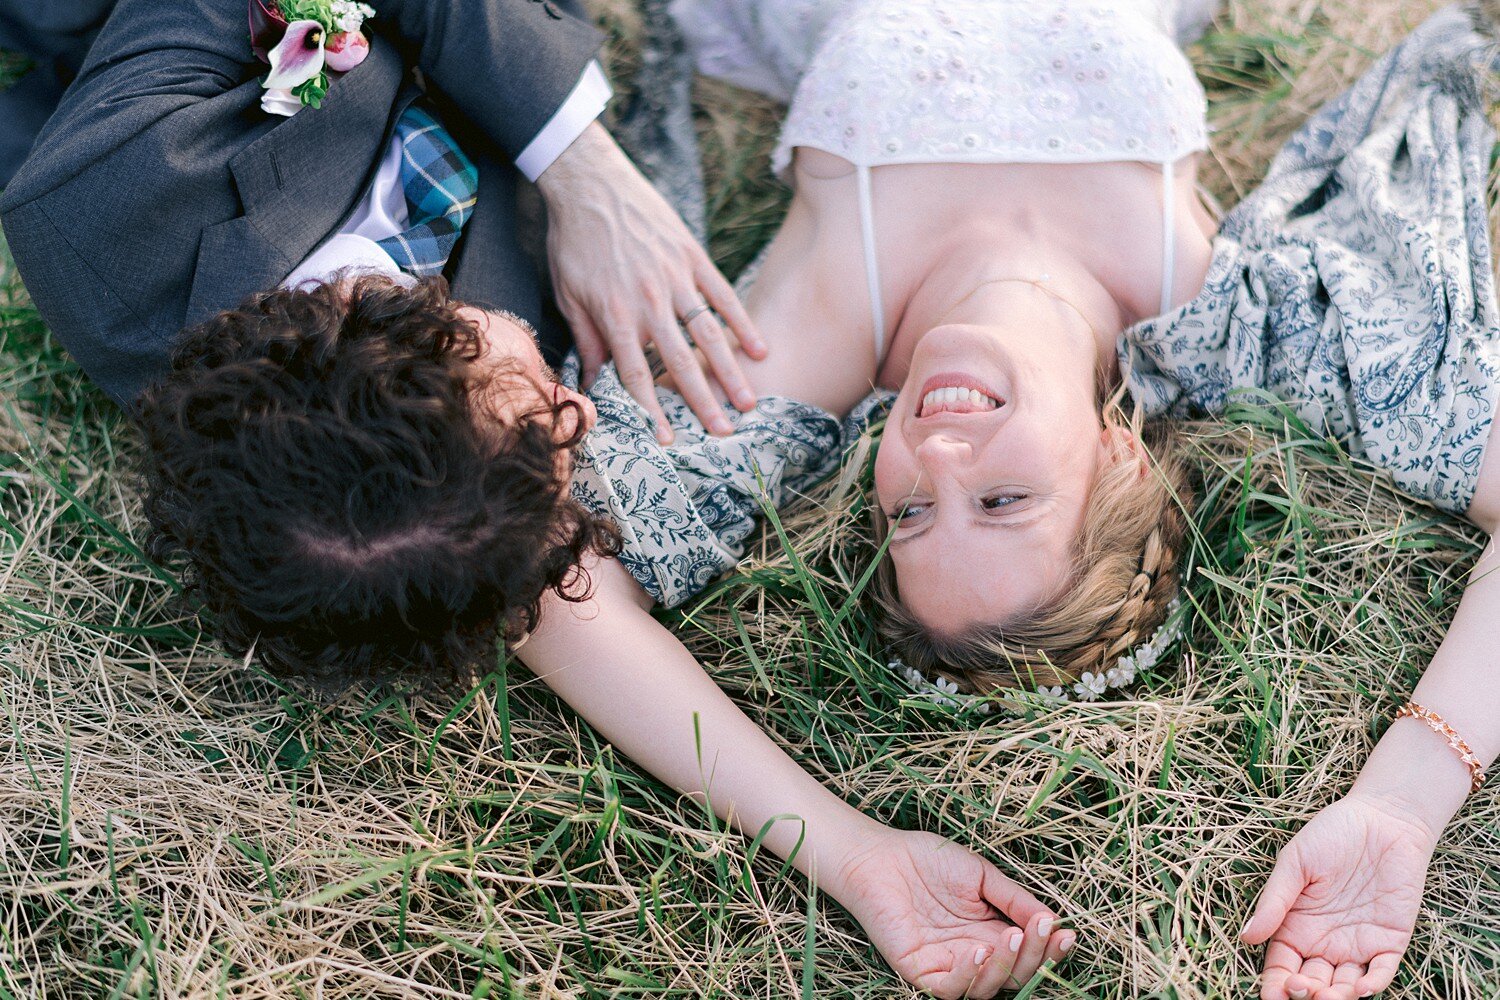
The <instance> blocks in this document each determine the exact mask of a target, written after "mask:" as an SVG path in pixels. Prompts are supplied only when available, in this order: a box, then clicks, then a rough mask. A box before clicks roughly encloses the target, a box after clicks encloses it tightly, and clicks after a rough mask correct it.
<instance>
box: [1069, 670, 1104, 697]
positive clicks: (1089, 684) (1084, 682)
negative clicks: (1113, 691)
mask: <svg viewBox="0 0 1500 1000" xmlns="http://www.w3.org/2000/svg"><path fill="white" fill-rule="evenodd" d="M1108 689H1109V681H1107V680H1106V679H1105V677H1104V675H1103V674H1096V673H1094V672H1093V671H1091V670H1085V671H1084V672H1083V676H1082V677H1081V678H1079V680H1078V683H1077V684H1074V685H1073V691H1074V693H1076V694H1077V695H1078V698H1079V700H1080V701H1097V700H1098V699H1099V696H1100V695H1102V694H1104V692H1105V691H1107V690H1108Z"/></svg>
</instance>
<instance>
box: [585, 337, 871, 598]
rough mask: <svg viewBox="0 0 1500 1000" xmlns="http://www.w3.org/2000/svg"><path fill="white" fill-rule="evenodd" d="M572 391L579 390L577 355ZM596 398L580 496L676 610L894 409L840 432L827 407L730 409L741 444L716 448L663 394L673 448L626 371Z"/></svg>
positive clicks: (773, 403) (642, 578)
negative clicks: (771, 511) (772, 511)
mask: <svg viewBox="0 0 1500 1000" xmlns="http://www.w3.org/2000/svg"><path fill="white" fill-rule="evenodd" d="M563 381H564V382H565V383H567V384H568V385H569V386H572V387H574V388H576V387H577V386H578V363H577V357H576V356H574V357H570V358H569V359H568V362H567V364H566V366H565V367H564V369H563ZM588 396H589V399H591V400H592V401H593V403H594V405H595V406H596V407H597V408H598V410H599V422H598V424H596V425H595V427H594V429H593V430H592V431H590V432H589V435H588V437H587V438H585V439H584V443H583V446H582V447H581V448H580V449H579V454H578V457H577V459H576V461H575V463H574V469H573V497H574V499H576V500H577V501H578V502H579V503H581V504H583V506H584V507H586V508H588V509H589V510H590V511H592V512H593V513H594V514H596V515H598V516H601V517H606V518H609V519H610V520H612V521H613V522H614V523H615V524H616V525H617V526H618V527H619V529H620V532H621V534H622V535H623V536H624V547H623V550H622V551H621V552H620V556H619V559H620V562H621V563H622V564H623V565H624V566H625V568H626V569H627V570H629V571H630V575H631V576H633V577H634V578H635V580H636V582H637V583H639V584H640V585H641V587H642V588H643V589H644V590H645V591H646V593H648V594H650V595H651V597H652V598H653V599H655V600H656V601H657V603H659V604H662V605H664V606H665V607H669V608H670V607H675V606H677V605H679V604H681V603H682V602H683V601H686V600H688V599H689V598H691V597H692V596H693V595H695V594H697V593H698V592H699V591H701V590H702V589H703V588H704V587H706V586H707V585H708V584H709V583H710V582H711V581H712V580H713V579H714V578H715V577H717V576H719V575H721V574H723V573H725V572H727V571H728V570H730V569H732V568H733V567H734V566H735V565H736V564H737V563H738V562H739V561H740V559H742V558H743V557H744V555H745V549H746V539H748V538H749V536H750V533H751V531H752V530H754V528H755V522H756V519H757V518H758V517H759V516H760V514H761V505H762V503H765V504H769V505H770V506H771V507H774V508H780V507H783V506H785V505H786V504H787V503H789V502H790V501H791V500H792V499H794V498H795V497H796V496H797V495H798V494H801V493H804V492H806V491H807V490H809V489H811V488H812V487H813V486H816V485H817V484H818V483H819V482H821V481H822V480H823V479H825V478H827V477H828V476H829V475H831V474H832V473H833V472H834V471H836V470H837V469H838V467H839V463H840V461H841V459H842V458H843V455H844V450H845V448H846V446H847V445H849V444H852V443H853V442H854V441H856V440H858V438H859V436H860V434H862V433H863V432H864V431H865V430H866V429H867V428H868V427H869V425H870V424H871V423H873V422H874V421H876V420H878V419H880V418H881V417H883V416H884V414H885V410H886V409H887V407H888V405H889V401H890V400H891V399H892V398H893V396H892V395H891V394H889V393H875V394H874V395H871V396H870V397H868V398H866V400H865V401H864V402H862V403H861V404H860V405H859V406H858V407H856V408H855V410H854V411H853V413H851V414H850V415H849V417H848V418H846V419H844V420H842V421H840V420H839V419H838V418H837V417H835V416H834V415H833V414H831V413H829V412H828V411H827V410H823V409H819V408H818V407H816V406H811V405H809V404H807V403H799V402H796V401H795V400H791V399H787V398H785V397H783V396H766V397H763V398H762V399H760V400H759V401H758V402H757V403H756V406H755V409H753V410H751V411H750V412H748V413H741V412H740V411H739V410H737V409H735V408H734V407H732V406H725V408H724V413H725V415H726V416H728V418H729V420H730V422H731V423H732V424H733V425H734V433H732V434H730V435H728V436H727V437H715V436H714V435H712V434H710V433H709V432H708V431H707V430H705V429H704V427H703V424H702V422H701V421H699V420H698V418H697V417H696V416H694V415H693V412H692V410H691V409H689V408H688V405H687V402H686V401H685V400H684V399H683V398H682V397H681V396H680V395H678V394H677V393H676V392H674V391H672V390H670V389H665V388H662V387H660V386H658V387H657V389H656V397H657V399H658V400H659V401H660V403H661V407H662V410H663V411H664V412H665V413H666V415H667V422H668V423H669V424H671V426H672V431H673V434H674V436H675V440H674V441H673V442H672V444H670V445H662V444H661V443H660V442H658V441H657V440H656V435H655V433H654V432H653V430H652V426H651V421H650V418H649V417H648V416H647V415H646V411H645V409H644V408H643V407H642V406H641V405H640V404H639V403H637V402H636V401H635V400H634V399H633V398H631V396H630V394H629V393H628V392H626V391H625V387H624V385H622V384H621V382H620V378H619V375H618V374H617V373H616V372H615V367H614V365H612V364H611V365H605V366H604V368H603V370H602V371H601V372H600V373H599V377H598V378H596V379H595V380H594V384H593V385H592V386H591V387H590V388H589V390H588Z"/></svg>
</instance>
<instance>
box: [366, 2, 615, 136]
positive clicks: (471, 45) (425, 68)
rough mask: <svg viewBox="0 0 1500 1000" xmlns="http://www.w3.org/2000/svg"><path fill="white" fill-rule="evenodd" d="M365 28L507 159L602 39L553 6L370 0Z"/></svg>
mask: <svg viewBox="0 0 1500 1000" xmlns="http://www.w3.org/2000/svg"><path fill="white" fill-rule="evenodd" d="M373 6H374V8H375V13H376V16H375V18H374V19H373V20H371V21H369V22H368V23H369V25H370V27H371V28H372V29H374V30H375V31H377V32H381V33H383V34H384V35H385V36H386V37H387V38H391V39H392V40H396V39H398V38H399V39H400V40H403V41H404V42H405V44H407V45H408V46H412V47H414V48H415V61H416V62H417V64H418V65H419V66H421V68H422V72H423V73H424V74H425V75H426V77H427V79H428V80H429V81H430V82H431V83H434V84H436V85H437V86H438V88H440V89H441V90H442V91H443V93H444V94H445V95H446V96H447V97H448V99H449V100H451V101H452V102H453V103H454V104H455V105H456V106H457V107H458V109H459V110H460V111H461V112H463V114H464V115H465V116H467V117H468V118H469V119H470V120H471V121H473V122H474V124H475V125H477V126H478V127H479V128H480V129H482V130H483V131H484V132H485V133H486V134H487V135H488V136H489V137H490V138H491V139H493V140H494V141H495V142H496V143H497V144H498V145H499V146H500V148H501V149H503V150H504V151H505V152H506V154H507V155H509V157H510V158H511V159H512V160H514V159H515V158H516V157H517V156H519V155H520V154H521V151H522V150H523V149H525V148H526V146H527V144H528V143H530V142H531V140H532V139H533V138H534V137H535V136H536V134H537V133H538V132H540V131H541V130H542V128H543V126H545V125H546V124H547V122H548V121H549V120H550V119H551V118H552V116H553V115H554V114H555V113H556V112H557V110H558V108H560V107H562V104H563V102H564V101H565V100H567V97H568V94H569V93H571V92H572V90H573V88H574V87H575V86H577V85H578V81H579V79H580V78H581V77H582V76H583V71H584V69H585V67H587V66H588V64H589V61H590V60H591V59H593V58H594V57H595V56H596V55H597V54H598V51H599V45H600V43H601V41H602V40H603V36H602V35H601V34H600V33H599V31H598V30H597V29H596V28H594V27H593V25H590V24H587V23H585V22H584V21H582V20H580V19H578V18H576V17H574V16H573V15H572V14H570V13H568V12H567V11H566V10H565V9H563V7H561V6H560V5H558V4H557V3H554V2H552V0H375V3H374V4H373Z"/></svg>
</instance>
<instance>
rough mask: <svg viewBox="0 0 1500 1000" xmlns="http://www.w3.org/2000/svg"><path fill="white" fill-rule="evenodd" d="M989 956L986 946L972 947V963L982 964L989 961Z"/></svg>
mask: <svg viewBox="0 0 1500 1000" xmlns="http://www.w3.org/2000/svg"><path fill="white" fill-rule="evenodd" d="M989 957H990V950H989V949H988V948H975V949H974V964H975V965H983V964H984V963H985V962H987V961H989Z"/></svg>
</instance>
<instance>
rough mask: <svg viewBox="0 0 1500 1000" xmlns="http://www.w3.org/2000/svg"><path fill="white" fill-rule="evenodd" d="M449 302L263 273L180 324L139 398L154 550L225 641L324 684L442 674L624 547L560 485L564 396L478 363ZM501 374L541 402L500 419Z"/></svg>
mask: <svg viewBox="0 0 1500 1000" xmlns="http://www.w3.org/2000/svg"><path fill="white" fill-rule="evenodd" d="M458 309H459V307H458V304H457V303H455V302H453V301H452V300H450V299H449V297H448V291H447V285H446V283H445V282H443V281H442V280H441V279H435V280H430V281H427V282H424V283H422V284H419V285H417V286H416V287H414V288H406V287H403V286H401V285H398V284H395V283H393V282H391V281H390V280H388V279H385V278H377V277H366V278H361V279H359V280H357V281H354V282H352V283H347V284H344V285H335V284H326V285H321V286H317V287H314V288H310V289H301V290H295V291H289V290H281V291H274V292H269V293H266V294H263V295H259V296H256V297H254V298H252V299H251V300H249V301H248V302H246V303H245V304H244V305H243V306H242V307H241V308H239V309H234V310H229V311H227V312H223V313H220V314H219V315H217V316H215V317H213V318H212V319H210V320H208V321H207V322H206V323H203V324H202V325H200V326H197V327H194V328H192V329H189V330H187V331H186V332H185V333H184V335H183V338H182V340H181V342H180V344H179V345H178V347H177V349H176V351H175V353H174V355H173V358H172V367H171V371H170V373H169V374H168V375H167V376H166V377H165V378H164V379H162V380H161V381H160V382H158V383H157V384H156V385H154V386H152V387H151V388H150V389H148V390H147V391H146V392H145V393H144V394H143V395H142V396H141V398H140V400H139V401H138V407H137V413H136V416H137V418H138V420H139V422H140V425H141V428H142V430H143V434H144V438H145V444H146V461H145V479H146V489H147V492H146V499H145V509H146V514H147V516H148V518H149V519H150V521H151V525H152V528H153V533H152V538H151V542H150V550H151V552H152V554H153V556H155V557H157V558H161V559H175V560H177V561H179V562H180V563H183V564H185V567H184V576H185V578H186V582H187V585H188V592H189V593H190V594H191V595H192V596H194V597H195V598H196V599H197V600H198V601H199V602H200V603H201V605H202V608H203V609H204V610H205V611H207V612H208V617H209V619H210V621H209V624H210V627H211V629H212V631H214V632H215V634H216V635H217V636H218V638H219V639H220V640H221V641H222V642H223V643H224V645H225V646H226V647H227V648H228V649H229V650H230V651H231V652H233V653H235V654H236V655H245V654H246V653H247V652H248V651H249V650H252V649H253V650H254V651H255V654H256V655H257V656H258V657H259V658H260V660H261V661H262V662H263V663H264V664H265V665H266V666H267V667H268V668H269V669H271V670H272V671H273V672H274V673H276V674H278V675H281V676H290V677H299V678H303V679H307V680H311V681H313V682H315V684H317V685H318V686H321V687H325V688H327V687H333V688H339V687H344V686H346V685H348V684H349V683H351V682H355V681H364V680H380V679H390V678H396V679H401V680H418V681H421V682H424V683H428V682H438V683H442V682H447V681H450V680H452V679H454V678H455V677H457V676H462V675H466V674H468V673H470V672H471V671H472V669H473V667H474V666H475V665H476V664H478V663H479V662H480V661H482V660H484V659H486V658H488V657H491V656H493V655H494V649H495V642H496V640H497V638H514V637H515V636H516V635H518V634H519V633H521V632H524V631H528V630H530V629H532V628H534V627H535V625H536V622H537V617H538V614H539V608H540V603H541V600H542V597H543V595H544V594H545V593H546V592H548V591H551V592H553V593H556V594H558V595H559V596H561V597H563V598H565V599H568V600H580V599H582V598H583V597H584V596H585V595H586V593H587V590H588V586H589V582H588V579H587V577H586V576H585V575H584V573H583V571H582V569H581V568H580V565H579V564H580V560H581V559H582V557H583V556H584V555H585V554H586V553H588V552H598V553H601V554H606V555H608V554H611V553H613V552H614V551H615V550H616V548H617V546H618V541H617V539H618V536H617V533H616V532H615V531H614V529H613V527H612V526H610V525H608V524H606V523H604V522H602V521H599V520H597V519H595V518H594V517H593V516H592V515H590V514H589V513H587V512H586V511H585V510H584V509H583V508H582V507H580V506H579V505H578V504H577V503H576V502H574V501H573V500H572V498H571V497H570V496H569V494H568V488H567V487H568V472H567V470H568V468H569V463H570V457H571V455H570V450H571V449H572V448H573V447H574V446H575V445H577V444H578V442H579V440H580V439H581V438H582V436H583V433H584V430H585V423H584V420H583V415H582V414H581V413H579V412H577V407H576V404H573V403H571V402H566V401H564V402H561V403H553V402H551V401H548V400H546V399H545V398H544V397H543V395H542V393H541V392H539V391H538V388H537V387H536V386H535V384H534V383H532V382H530V381H529V380H526V379H524V378H522V377H520V376H519V374H518V373H513V374H515V377H514V379H510V380H507V374H508V373H506V372H503V371H502V372H500V373H499V374H497V373H496V371H495V370H494V366H481V365H478V364H476V361H477V360H478V359H479V357H480V356H481V354H482V353H483V350H484V346H483V343H482V342H481V339H480V334H479V331H478V330H477V329H476V327H475V326H474V324H472V323H470V322H469V321H468V320H466V319H465V318H464V317H463V316H462V315H461V314H460V313H459V311H458ZM509 381H514V382H515V383H516V384H515V385H511V384H509ZM502 383H503V384H502ZM501 392H520V393H524V395H522V396H520V397H514V396H513V397H511V398H512V399H515V398H525V399H531V398H533V397H534V398H535V403H534V404H533V405H529V406H528V407H525V408H523V412H522V415H521V416H520V417H519V419H516V420H511V421H507V422H505V423H504V424H502V423H500V422H498V421H496V420H495V419H494V418H493V416H492V415H491V414H488V413H486V412H485V410H484V406H485V404H486V403H487V402H488V401H489V400H491V399H492V398H494V394H496V393H501ZM569 410H571V411H572V416H573V418H574V419H572V420H571V421H570V420H566V419H562V418H563V417H564V415H565V413H566V412H567V411H569ZM564 430H567V431H568V433H566V434H564Z"/></svg>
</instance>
